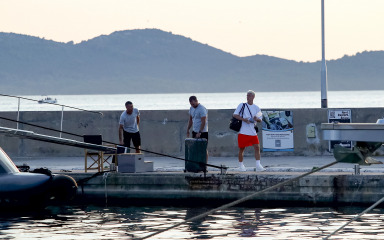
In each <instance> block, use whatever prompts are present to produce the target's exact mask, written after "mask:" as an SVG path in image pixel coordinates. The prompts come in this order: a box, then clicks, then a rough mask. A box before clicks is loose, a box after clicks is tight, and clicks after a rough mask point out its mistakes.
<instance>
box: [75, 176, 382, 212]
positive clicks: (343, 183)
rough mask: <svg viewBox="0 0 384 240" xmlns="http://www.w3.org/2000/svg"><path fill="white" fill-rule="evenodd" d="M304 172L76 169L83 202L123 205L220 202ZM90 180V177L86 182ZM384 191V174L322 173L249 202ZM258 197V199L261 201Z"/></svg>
mask: <svg viewBox="0 0 384 240" xmlns="http://www.w3.org/2000/svg"><path fill="white" fill-rule="evenodd" d="M299 174H303V173H302V172H301V173H299V172H291V173H287V172H273V173H272V172H263V173H256V172H249V173H248V172H246V173H239V172H233V173H230V174H226V175H220V174H218V173H217V172H216V173H208V174H207V175H206V177H204V175H203V174H199V173H181V172H178V173H170V172H155V173H135V174H127V173H124V174H122V173H112V172H111V173H108V174H102V175H98V176H94V177H93V178H90V179H89V177H91V175H92V174H90V173H88V174H85V173H70V174H69V175H70V176H72V177H73V178H75V179H76V180H77V181H78V182H79V190H78V198H77V200H78V201H82V202H87V203H89V202H94V201H97V202H101V203H104V202H108V203H119V204H122V203H123V204H134V205H137V204H139V205H141V204H155V205H156V204H161V205H164V204H167V205H175V204H176V205H177V204H179V205H180V204H181V205H199V206H205V205H207V204H209V205H217V204H222V203H225V202H230V201H234V200H237V199H240V198H242V197H245V196H247V195H250V194H252V193H255V192H257V191H260V190H263V189H265V188H268V187H271V186H274V185H276V184H279V183H281V182H284V181H287V180H289V179H291V178H293V177H296V176H298V175H299ZM88 179H89V180H88ZM84 180H86V181H84ZM383 196H384V173H381V174H378V173H375V174H364V175H352V174H351V173H346V172H344V173H343V172H339V173H329V172H320V173H314V174H313V175H310V176H306V177H304V178H301V179H299V180H297V181H293V182H291V183H289V184H287V185H284V186H283V187H280V188H278V189H275V190H272V191H269V192H266V193H263V194H260V195H258V196H256V197H254V198H253V199H252V200H250V201H247V202H246V203H245V204H247V205H249V204H257V202H262V204H263V205H269V204H279V205H295V206H302V205H328V206H336V205H346V204H355V205H367V204H373V203H374V202H376V201H377V200H379V199H380V198H382V197H383ZM255 202H256V203H255Z"/></svg>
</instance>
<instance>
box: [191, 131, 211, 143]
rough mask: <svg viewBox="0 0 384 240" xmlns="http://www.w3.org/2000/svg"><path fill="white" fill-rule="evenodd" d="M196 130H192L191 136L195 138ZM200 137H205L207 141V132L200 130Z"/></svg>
mask: <svg viewBox="0 0 384 240" xmlns="http://www.w3.org/2000/svg"><path fill="white" fill-rule="evenodd" d="M196 134H197V132H194V131H192V138H196ZM200 138H205V139H207V142H208V132H202V133H201V135H200Z"/></svg>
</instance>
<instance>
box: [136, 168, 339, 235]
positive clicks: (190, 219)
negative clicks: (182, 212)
mask: <svg viewBox="0 0 384 240" xmlns="http://www.w3.org/2000/svg"><path fill="white" fill-rule="evenodd" d="M336 163H338V161H334V162H332V163H329V164H327V165H324V166H322V167H320V168H317V169H315V170H312V171H310V172H307V173H304V174H302V175H299V176H297V177H294V178H292V179H289V180H287V181H284V182H282V183H279V184H276V185H274V186H271V187H268V188H266V189H263V190H261V191H258V192H256V193H253V194H250V195H248V196H246V197H243V198H240V199H238V200H236V201H233V202H231V203H228V204H225V205H222V206H220V207H218V208H215V209H212V210H210V211H208V212H206V213H202V214H200V215H198V216H195V217H192V218H189V219H187V220H184V221H182V222H180V223H177V224H175V225H173V226H170V227H167V228H165V229H163V230H160V231H157V232H155V233H151V234H149V235H147V236H145V237H143V238H137V239H147V238H150V237H153V236H155V235H158V234H160V233H163V232H166V231H168V230H171V229H172V228H175V227H178V226H180V225H182V224H184V223H186V222H193V221H196V220H198V219H201V218H204V217H206V216H208V215H210V214H212V213H214V212H217V211H219V210H224V209H227V208H230V207H233V206H235V205H237V204H240V203H242V202H245V201H247V200H249V199H251V198H253V197H255V196H257V195H259V194H262V193H264V192H267V191H270V190H273V189H276V188H279V187H281V186H284V185H286V184H288V183H291V182H294V181H296V180H298V179H300V178H303V177H305V176H308V175H309V174H312V173H315V172H318V171H320V170H322V169H325V168H327V167H330V166H332V165H334V164H336Z"/></svg>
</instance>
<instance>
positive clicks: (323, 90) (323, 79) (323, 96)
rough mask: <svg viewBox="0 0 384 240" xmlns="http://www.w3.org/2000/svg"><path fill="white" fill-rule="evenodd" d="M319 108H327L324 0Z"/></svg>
mask: <svg viewBox="0 0 384 240" xmlns="http://www.w3.org/2000/svg"><path fill="white" fill-rule="evenodd" d="M321 43H322V54H321V108H328V99H327V91H328V82H327V64H326V63H325V37H324V0H321Z"/></svg>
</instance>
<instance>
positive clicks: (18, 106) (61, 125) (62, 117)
mask: <svg viewBox="0 0 384 240" xmlns="http://www.w3.org/2000/svg"><path fill="white" fill-rule="evenodd" d="M0 96H3V97H11V98H17V99H18V101H17V123H16V129H19V120H20V100H21V99H24V100H28V101H34V102H39V100H35V99H31V98H26V97H20V96H13V95H7V94H1V93H0ZM45 104H52V105H57V106H61V121H60V138H61V133H62V131H63V120H64V107H65V108H71V109H76V110H79V111H83V112H90V113H96V114H100V115H103V113H102V112H96V111H90V110H86V109H82V108H77V107H71V106H67V105H63V104H58V103H50V102H45Z"/></svg>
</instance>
